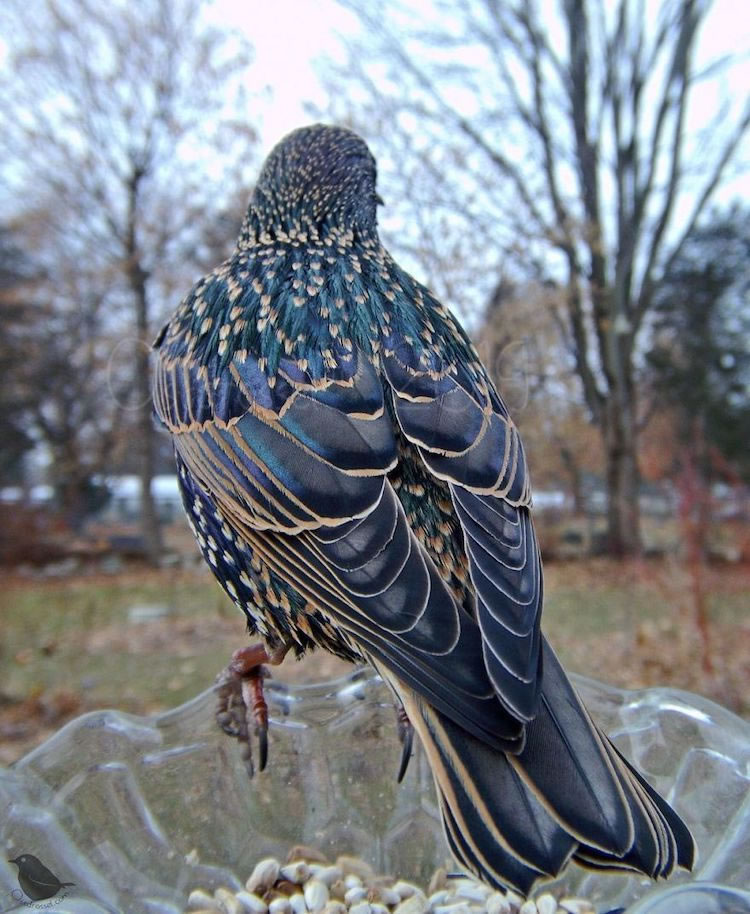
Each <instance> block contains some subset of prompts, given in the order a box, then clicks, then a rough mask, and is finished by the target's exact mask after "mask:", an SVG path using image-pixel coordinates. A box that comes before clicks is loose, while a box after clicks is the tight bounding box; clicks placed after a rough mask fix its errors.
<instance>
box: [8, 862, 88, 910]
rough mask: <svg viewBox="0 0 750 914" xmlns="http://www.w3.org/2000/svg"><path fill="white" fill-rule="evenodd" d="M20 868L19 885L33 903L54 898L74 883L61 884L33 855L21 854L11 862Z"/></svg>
mask: <svg viewBox="0 0 750 914" xmlns="http://www.w3.org/2000/svg"><path fill="white" fill-rule="evenodd" d="M9 863H15V864H16V866H17V867H18V884H19V885H20V886H21V888H22V889H23V891H24V892H25V893H26V894H27V895H28V897H29V898H30V899H31V900H32V901H42V900H43V899H45V898H52V897H53V896H55V895H57V893H58V892H59V891H60V889H62V888H67V887H69V886H72V885H75V883H74V882H60V880H59V879H58V878H57V876H55V874H54V873H53V872H52V871H51V870H50V869H48V868H47V867H46V866H45V865H44V864H43V863H42V861H41V860H40V859H39V858H38V857H35V856H34V855H33V854H21V855H20V856H18V857H15V858H13V859H12V860H9Z"/></svg>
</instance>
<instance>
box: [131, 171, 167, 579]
mask: <svg viewBox="0 0 750 914" xmlns="http://www.w3.org/2000/svg"><path fill="white" fill-rule="evenodd" d="M143 175H144V172H143V171H142V170H141V169H139V168H138V167H136V168H134V170H133V174H132V177H131V180H130V187H129V190H130V199H129V204H130V205H129V212H128V236H127V254H128V277H129V280H130V288H131V290H132V292H133V298H134V304H135V324H136V330H137V340H136V344H135V345H136V352H135V379H134V381H135V383H134V388H135V395H136V398H137V399H136V403H137V409H138V422H137V427H138V433H139V434H138V438H139V445H140V461H139V473H138V475H139V477H140V483H141V533H142V535H143V542H144V545H145V548H146V554H147V557H148V559H149V561H151V562H152V563H154V564H156V563H157V562H158V561H159V557H160V556H161V553H162V538H161V529H160V528H159V516H158V513H157V510H156V502H155V500H154V496H153V493H152V491H151V482H152V480H153V478H154V470H155V464H156V442H155V440H154V438H155V430H154V426H153V422H152V419H151V380H150V378H151V374H150V365H149V344H148V334H149V321H148V297H147V292H146V279H147V274H146V271H145V270H144V269H143V266H142V264H141V260H140V257H139V252H138V246H137V239H136V232H135V226H136V219H137V207H138V187H139V184H140V181H141V178H142V177H143Z"/></svg>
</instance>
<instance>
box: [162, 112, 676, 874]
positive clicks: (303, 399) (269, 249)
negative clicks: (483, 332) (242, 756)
mask: <svg viewBox="0 0 750 914" xmlns="http://www.w3.org/2000/svg"><path fill="white" fill-rule="evenodd" d="M375 186H376V168H375V161H374V159H373V157H372V155H371V154H370V152H369V150H368V149H367V146H366V145H365V144H364V142H363V141H362V140H361V139H360V138H359V137H357V136H356V135H355V134H353V133H351V132H350V131H348V130H344V129H341V128H332V127H322V126H316V127H311V128H304V129H302V130H298V131H295V132H294V133H292V134H291V135H290V136H289V137H287V138H286V139H285V140H284V141H283V142H282V143H280V144H279V145H278V146H277V147H276V149H275V150H274V151H273V152H272V153H271V155H270V156H269V158H268V160H267V162H266V164H265V165H264V168H263V170H262V173H261V175H260V178H259V180H258V184H257V186H256V188H255V191H254V192H253V196H252V199H251V201H250V206H249V209H248V213H247V216H246V219H245V222H244V224H243V227H242V231H241V233H240V237H239V240H238V244H237V248H236V250H235V252H234V253H233V255H232V256H231V257H230V258H229V259H228V260H227V261H226V262H225V263H223V264H222V265H221V266H219V267H218V268H217V269H216V270H214V271H213V272H212V273H210V274H209V275H208V276H206V277H204V278H203V279H202V280H200V281H199V282H198V283H197V284H196V286H195V288H194V289H193V290H192V291H191V293H190V294H189V295H188V296H187V298H186V299H185V300H184V302H183V303H182V304H181V305H180V307H179V308H178V310H177V312H176V314H175V316H174V317H173V318H172V320H171V321H170V322H169V324H168V325H167V326H166V327H165V328H164V330H163V331H162V333H161V334H160V336H159V339H158V340H157V344H156V345H157V348H158V351H159V357H158V360H157V370H156V374H155V381H154V403H155V408H156V412H157V415H158V416H159V418H160V420H161V422H162V423H163V424H164V426H165V427H166V428H167V429H168V430H169V431H170V432H171V434H172V436H173V440H174V444H175V451H176V455H177V462H178V467H179V478H180V485H181V489H182V492H183V499H184V504H185V508H186V511H187V513H188V516H189V518H190V522H191V525H192V527H193V530H194V532H195V535H196V537H197V539H198V543H199V545H200V548H201V550H202V552H203V555H204V557H205V558H206V560H207V562H208V563H209V565H210V566H211V568H212V570H213V571H214V573H215V574H216V576H217V578H218V580H219V581H220V583H221V584H222V586H223V587H224V589H225V590H226V591H227V593H228V594H229V595H230V596H231V597H232V599H233V600H234V601H235V603H236V604H237V605H238V606H239V607H240V608H241V609H242V610H243V612H244V613H245V614H246V616H247V619H248V626H249V629H250V631H251V632H257V633H258V634H259V635H261V636H262V637H263V639H264V640H265V641H266V643H267V645H268V646H269V648H271V649H275V648H279V647H292V648H293V649H294V650H295V651H296V652H297V653H298V654H299V653H302V652H303V651H305V650H307V649H310V648H313V647H322V648H324V649H327V650H329V651H332V652H333V653H335V654H338V655H339V656H341V657H344V658H346V659H348V660H368V661H369V662H371V663H373V664H374V665H375V667H376V668H377V669H378V670H379V671H380V672H381V674H382V675H383V676H384V678H385V679H386V681H388V682H389V683H390V684H391V686H392V688H393V689H394V691H395V692H396V694H397V695H398V696H399V698H400V700H401V702H402V703H403V705H404V708H405V710H406V712H407V714H408V716H409V719H410V721H411V723H412V725H413V726H414V728H415V730H416V731H417V733H418V734H419V736H420V738H421V740H422V743H423V745H424V748H425V751H426V753H427V757H428V759H429V761H430V763H431V765H432V768H433V773H434V775H435V781H436V785H437V787H438V791H439V796H440V802H441V808H442V810H443V815H444V821H445V827H446V834H447V837H448V840H449V842H450V844H451V847H452V849H453V850H454V853H455V855H456V857H457V859H458V860H459V861H460V862H461V863H463V865H464V866H466V867H467V869H469V870H470V871H471V872H473V873H474V874H475V875H477V876H479V877H480V878H482V879H484V880H486V881H487V882H489V883H491V884H493V885H513V886H515V887H517V888H519V889H521V890H522V891H527V890H528V889H529V888H530V887H531V885H532V884H533V883H534V881H535V880H536V879H538V878H541V877H545V876H553V875H555V874H556V873H558V872H559V871H560V869H562V867H563V866H565V864H566V863H567V862H568V860H570V859H571V858H572V857H574V858H575V859H577V860H579V861H580V862H583V863H585V864H587V865H590V866H597V867H601V866H605V867H610V868H623V869H635V870H639V871H642V872H645V873H648V874H649V875H651V876H664V875H667V874H668V873H669V872H671V870H672V869H673V868H674V867H675V866H676V865H690V863H691V861H692V856H693V845H692V839H691V837H690V835H689V832H688V831H687V829H686V828H685V826H684V825H683V824H682V822H681V821H680V819H679V818H678V817H677V816H676V815H675V813H674V812H673V811H672V810H671V809H670V807H669V806H668V805H667V804H666V803H665V802H664V801H663V800H662V799H661V798H660V797H658V796H657V795H656V794H655V793H654V792H653V791H652V790H651V788H649V787H648V785H646V784H645V782H642V781H641V779H640V778H639V777H638V775H637V774H636V773H635V772H634V771H633V770H632V769H631V768H630V767H629V766H628V764H627V763H626V762H625V761H624V760H623V759H622V758H621V757H620V756H619V754H618V753H617V752H616V750H614V748H613V747H612V746H611V745H610V744H609V742H608V741H607V739H606V737H604V736H603V735H602V734H601V733H600V732H599V731H598V730H597V728H596V727H595V725H594V724H593V723H592V722H591V720H590V719H589V717H588V715H587V713H586V711H585V709H584V708H583V706H582V705H581V704H580V702H579V700H578V698H577V696H576V695H575V693H574V692H573V690H572V687H571V686H570V683H569V682H568V680H567V677H566V676H565V674H564V672H563V671H562V669H561V667H560V666H559V664H558V662H557V659H556V658H555V656H554V653H553V652H552V650H551V648H550V647H549V645H548V644H547V642H546V640H545V639H544V637H543V636H542V634H541V630H540V617H541V605H542V575H541V566H540V561H539V551H538V547H537V544H536V538H535V536H534V530H533V525H532V522H531V516H530V505H531V496H530V486H529V479H528V473H527V471H526V464H525V458H524V454H523V448H522V446H521V442H520V438H519V436H518V433H517V430H516V429H515V427H514V425H513V423H512V421H511V419H510V417H509V415H508V412H507V410H506V409H505V406H504V404H503V402H502V400H501V399H500V397H499V395H498V393H497V391H496V390H495V388H494V386H493V385H492V383H491V381H490V379H489V377H488V376H487V373H486V371H485V369H484V367H483V366H482V364H481V362H480V361H479V359H478V357H477V354H476V352H475V350H474V349H473V347H472V345H471V343H470V341H469V339H468V337H467V336H466V334H465V333H464V331H463V330H462V328H461V327H460V326H459V325H458V323H457V322H456V321H455V319H454V318H453V317H452V315H451V314H450V312H449V311H448V310H447V309H446V308H445V307H444V306H443V305H442V304H441V303H440V302H439V301H437V300H436V299H435V297H434V296H433V295H432V294H431V293H430V292H429V291H428V290H427V289H426V288H425V287H424V286H422V285H420V284H419V283H418V282H417V281H416V280H414V279H413V278H412V277H410V276H409V275H408V274H407V273H406V272H405V271H404V270H402V269H401V268H400V267H399V266H398V265H397V264H396V263H395V262H394V261H393V259H392V258H391V257H390V255H389V254H388V253H387V251H386V250H385V249H384V248H383V246H382V245H381V243H380V241H379V239H378V234H377V227H376V206H377V200H378V198H377V193H376V189H375Z"/></svg>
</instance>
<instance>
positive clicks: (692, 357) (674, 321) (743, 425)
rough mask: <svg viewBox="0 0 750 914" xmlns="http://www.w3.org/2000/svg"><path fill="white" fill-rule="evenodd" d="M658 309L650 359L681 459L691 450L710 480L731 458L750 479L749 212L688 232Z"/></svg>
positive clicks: (655, 385) (659, 398)
mask: <svg viewBox="0 0 750 914" xmlns="http://www.w3.org/2000/svg"><path fill="white" fill-rule="evenodd" d="M655 308H656V321H655V328H654V343H653V346H652V347H651V350H650V352H649V354H648V363H649V366H650V368H651V371H652V372H653V380H652V385H653V391H654V393H653V396H654V398H655V401H656V404H657V405H658V406H659V407H661V408H662V409H664V408H666V409H668V410H669V411H670V412H671V414H672V415H673V416H674V417H675V420H676V421H675V423H674V424H675V433H676V439H677V442H678V448H677V449H676V455H675V456H676V457H677V460H678V462H679V457H680V455H684V454H685V452H686V450H688V449H689V450H690V451H691V452H692V453H693V454H694V456H695V459H696V460H697V463H698V470H699V472H700V474H701V476H702V477H703V479H704V480H705V481H706V482H710V481H711V480H712V479H714V478H716V477H725V476H726V472H725V468H726V466H727V462H728V464H729V465H732V466H734V467H735V468H736V472H738V473H740V474H741V475H742V476H743V478H744V479H745V481H750V451H748V446H747V430H748V428H750V212H748V211H747V210H744V211H743V210H740V209H737V208H735V209H732V210H731V211H729V212H728V213H724V214H714V215H713V218H712V219H711V220H710V221H709V222H706V223H705V224H704V225H702V226H700V227H699V228H696V229H695V230H694V231H693V232H692V233H691V234H690V235H689V236H688V238H687V240H686V242H685V245H684V247H683V249H682V251H681V252H680V255H679V256H678V257H677V258H675V259H674V260H673V261H672V263H671V264H670V269H669V271H668V272H667V273H666V275H665V276H664V279H663V281H662V284H661V287H660V289H659V292H658V295H657V296H656V304H655ZM717 454H718V455H721V457H720V458H719V459H718V460H717Z"/></svg>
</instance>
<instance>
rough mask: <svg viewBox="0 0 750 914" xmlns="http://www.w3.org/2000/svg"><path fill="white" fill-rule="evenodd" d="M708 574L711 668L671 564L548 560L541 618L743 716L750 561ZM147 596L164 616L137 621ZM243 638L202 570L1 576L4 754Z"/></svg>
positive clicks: (166, 684) (187, 690)
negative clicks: (55, 576)
mask: <svg viewBox="0 0 750 914" xmlns="http://www.w3.org/2000/svg"><path fill="white" fill-rule="evenodd" d="M703 583H704V587H705V592H706V594H707V607H708V612H709V616H710V620H711V626H710V637H711V642H710V660H711V662H712V665H713V672H710V671H706V670H705V669H704V668H703V665H702V649H701V641H700V639H699V638H698V634H697V632H698V630H697V627H696V625H695V623H694V607H693V602H694V601H693V589H692V587H693V585H692V581H691V578H690V577H689V575H688V574H687V571H686V569H685V567H684V566H683V565H680V564H678V563H677V562H670V561H665V562H662V561H659V562H650V561H649V562H641V563H627V564H622V563H616V562H612V561H609V560H605V559H596V560H585V561H571V562H558V563H550V564H548V566H547V568H546V578H545V584H546V601H545V616H544V627H545V630H546V632H547V634H548V636H549V638H550V641H551V642H552V644H553V646H555V648H556V649H557V651H558V653H559V654H560V656H561V658H562V660H563V662H564V663H565V664H566V666H567V667H568V668H569V669H571V670H575V671H578V672H581V673H584V674H586V675H589V676H594V677H596V678H599V679H602V680H605V681H608V682H612V683H614V684H617V685H621V686H629V687H637V686H643V685H653V684H672V685H676V686H679V687H681V688H687V689H692V690H694V691H697V692H701V693H702V694H706V695H709V696H710V697H712V698H714V699H716V700H719V701H721V702H723V703H724V704H727V705H729V706H730V707H732V708H733V709H734V710H736V711H738V712H739V713H742V714H745V715H750V614H749V613H748V611H747V610H748V606H749V604H750V568H749V567H747V566H722V567H712V568H707V569H705V570H704V571H703ZM139 607H140V608H141V609H142V611H141V612H140V613H139V610H138V608H139ZM149 607H162V608H163V609H164V610H165V611H166V614H164V615H162V616H160V617H158V618H144V616H146V617H147V616H148V608H149ZM143 608H145V611H143ZM134 610H135V612H134ZM139 618H140V621H139ZM245 639H246V635H245V626H244V622H243V619H242V616H241V615H240V613H239V612H238V611H237V610H236V609H235V608H234V607H233V606H232V605H231V603H230V602H229V601H228V600H227V599H226V598H225V597H224V596H223V594H222V592H221V591H220V590H219V588H218V585H217V584H215V582H214V581H213V579H212V578H211V577H210V575H209V573H208V571H203V570H202V569H201V570H194V571H185V570H162V571H150V570H145V569H141V568H137V569H133V570H128V571H125V572H121V573H118V574H113V575H103V574H99V575H89V576H86V575H81V576H76V577H70V578H64V579H46V580H34V579H30V578H23V577H20V576H17V575H6V576H5V579H4V582H3V587H2V592H1V593H0V669H2V674H1V675H0V762H5V763H9V762H11V761H13V760H14V759H15V758H18V757H20V755H22V754H23V753H24V752H26V751H28V750H29V749H30V748H31V747H32V746H33V745H35V744H37V743H38V742H40V741H41V740H42V739H44V738H45V737H46V736H47V735H48V734H49V733H50V732H52V731H53V730H55V729H56V728H57V727H58V726H60V724H61V723H62V722H64V721H65V720H67V719H68V718H70V717H71V716H74V715H75V714H78V713H81V712H82V711H86V710H91V709H93V708H97V707H117V708H121V709H123V710H127V711H132V712H136V713H144V712H149V711H155V710H159V709H163V708H166V707H171V706H173V705H176V704H179V703H181V702H183V701H185V700H186V699H188V698H191V697H192V696H193V695H195V694H196V693H197V692H199V691H201V690H203V689H205V688H207V687H208V686H209V685H210V684H211V683H212V682H213V679H214V677H215V675H216V673H217V672H218V671H219V670H220V669H221V668H222V667H223V666H224V665H225V663H226V661H227V659H228V657H229V655H230V653H231V651H232V650H233V649H234V648H236V647H238V646H240V645H241V644H243V643H245ZM345 668H346V666H345V665H344V664H339V662H338V661H336V660H335V658H331V657H329V656H328V655H323V654H322V653H320V652H318V653H316V654H313V655H311V656H310V657H309V658H305V659H304V660H303V661H301V662H300V663H295V662H294V661H293V660H288V661H286V662H285V664H284V666H283V667H282V668H281V669H280V670H279V671H278V672H277V673H276V676H277V678H280V679H283V680H285V681H305V680H307V681H309V680H312V679H320V678H326V677H329V676H332V675H335V674H337V673H339V672H343V671H344V669H345Z"/></svg>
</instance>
